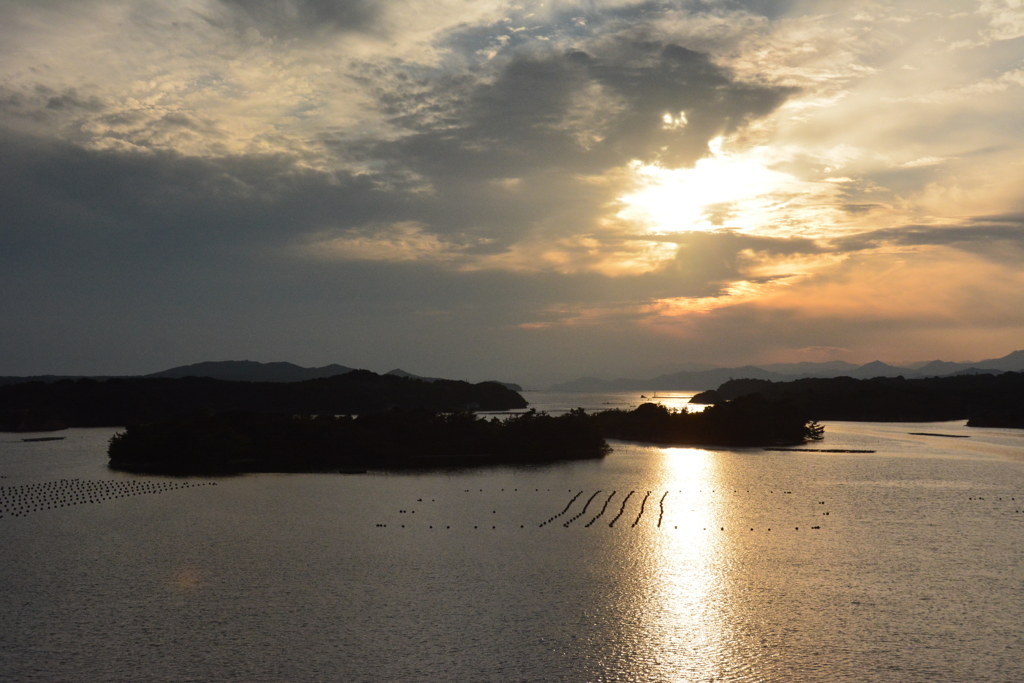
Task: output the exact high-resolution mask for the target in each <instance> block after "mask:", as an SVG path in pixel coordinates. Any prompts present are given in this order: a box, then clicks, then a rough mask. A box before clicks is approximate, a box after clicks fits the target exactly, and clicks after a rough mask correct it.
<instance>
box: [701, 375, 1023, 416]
mask: <svg viewBox="0 0 1024 683" xmlns="http://www.w3.org/2000/svg"><path fill="white" fill-rule="evenodd" d="M754 395H757V396H761V397H763V398H765V399H767V400H770V401H784V402H786V403H788V404H790V405H791V406H793V408H794V409H795V410H797V411H798V412H800V413H801V414H804V415H807V416H808V417H810V418H811V419H814V420H848V421H860V422H942V421H949V420H968V423H967V424H968V425H969V426H972V427H1014V428H1024V373H1022V372H1004V373H1001V374H998V375H992V374H980V375H976V374H970V375H955V376H951V377H931V378H927V379H906V378H903V377H875V378H873V379H855V378H853V377H836V378H831V379H821V378H807V379H800V380H795V381H792V382H771V381H768V380H761V379H733V380H729V381H728V382H725V383H724V384H722V385H721V386H720V387H718V388H717V389H714V390H711V391H705V392H702V393H700V394H697V395H696V396H694V397H693V399H691V400H692V402H693V403H703V404H718V403H723V402H731V401H734V400H736V399H738V398H741V397H750V396H754Z"/></svg>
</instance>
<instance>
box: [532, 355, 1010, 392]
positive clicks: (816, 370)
mask: <svg viewBox="0 0 1024 683" xmlns="http://www.w3.org/2000/svg"><path fill="white" fill-rule="evenodd" d="M1001 372H1024V350H1022V351H1014V352H1013V353H1010V354H1007V355H1006V356H1003V357H1002V358H989V359H987V360H981V361H975V362H969V363H952V362H949V361H942V360H933V361H928V362H920V363H912V364H910V365H907V366H895V365H889V364H888V363H883V362H881V361H877V360H876V361H872V362H870V363H866V364H864V365H855V364H853V363H847V362H846V361H841V360H836V361H828V362H824V363H811V362H802V363H772V364H767V365H743V366H740V367H729V368H717V367H709V366H693V367H692V369H687V370H683V371H681V372H675V373H671V374H665V375H659V376H658V377H652V378H649V379H626V378H619V379H610V380H608V379H599V378H597V377H581V378H579V379H575V380H572V381H571V382H562V383H560V384H555V385H553V386H551V387H549V391H588V392H599V391H644V392H647V391H705V390H708V389H714V388H715V387H717V386H719V385H720V384H722V383H724V382H728V381H729V380H732V379H737V380H738V379H761V380H770V381H773V382H791V381H794V380H798V379H811V378H823V379H824V378H833V377H852V378H853V379H872V378H875V377H903V378H904V379H922V378H927V377H949V376H956V375H979V374H998V373H1001Z"/></svg>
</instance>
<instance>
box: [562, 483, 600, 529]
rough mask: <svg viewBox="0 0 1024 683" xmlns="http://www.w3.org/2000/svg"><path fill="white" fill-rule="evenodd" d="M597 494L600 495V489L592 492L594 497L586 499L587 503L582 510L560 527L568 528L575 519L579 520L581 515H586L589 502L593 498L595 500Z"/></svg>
mask: <svg viewBox="0 0 1024 683" xmlns="http://www.w3.org/2000/svg"><path fill="white" fill-rule="evenodd" d="M599 493H601V489H598V490H596V491H594V495H592V496H590V498H587V502H586V504H585V505H584V506H583V509H582V510H580V511H579V512H578V513H577V514H576V515H574V516H573V517H572V518H570V519H569V520H568V521H567V522H566V523H565V524H563V525H562V526H564V527H566V528H568V527H569V525H570V524H572V523H573V522H575V521H576V520H577V519H579V518H580V517H582V516H583V515H585V514H587V508H588V507H590V503H591V501H593V500H594V499H595V498H597V494H599Z"/></svg>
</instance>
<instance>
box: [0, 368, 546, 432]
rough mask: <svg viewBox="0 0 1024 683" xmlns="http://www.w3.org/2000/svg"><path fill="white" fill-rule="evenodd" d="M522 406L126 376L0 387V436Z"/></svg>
mask: <svg viewBox="0 0 1024 683" xmlns="http://www.w3.org/2000/svg"><path fill="white" fill-rule="evenodd" d="M526 406H527V402H526V400H525V399H523V397H522V396H520V395H519V394H518V393H517V392H515V391H513V390H512V389H509V388H508V387H506V386H504V385H503V384H499V383H497V382H479V383H477V384H470V383H469V382H461V381H456V380H434V381H429V382H428V381H422V380H418V379H413V378H410V377H399V376H396V375H378V374H375V373H373V372H370V371H369V370H352V371H349V372H346V373H344V374H340V375H334V376H332V377H322V378H317V379H307V380H304V381H300V382H251V381H229V380H223V379H213V378H209V377H181V378H171V377H129V378H111V379H107V380H94V379H79V380H59V381H55V382H22V383H18V384H9V385H7V386H3V387H0V431H48V430H54V429H61V428H64V427H122V426H125V425H131V424H145V423H152V422H159V421H162V420H170V419H179V418H185V417H190V416H194V415H206V414H212V413H222V412H231V411H245V412H252V413H262V414H273V413H285V414H304V415H357V414H363V413H374V412H383V411H386V410H390V409H393V408H402V409H410V410H411V409H424V410H433V411H438V412H457V411H474V410H514V409H521V408H525V407H526Z"/></svg>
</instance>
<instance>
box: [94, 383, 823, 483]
mask: <svg viewBox="0 0 1024 683" xmlns="http://www.w3.org/2000/svg"><path fill="white" fill-rule="evenodd" d="M821 433H822V429H821V427H818V426H817V425H816V424H813V423H808V421H807V420H804V419H802V418H801V417H800V416H799V415H796V414H794V413H793V411H792V410H791V409H790V408H789V407H788V406H786V405H785V404H772V403H769V402H767V401H765V400H764V399H761V398H759V397H755V398H744V399H741V400H738V401H734V402H730V403H724V404H722V405H719V406H714V407H712V408H709V409H708V410H706V411H705V412H704V413H699V414H688V413H685V412H676V411H670V410H668V409H666V408H664V407H662V406H659V405H655V404H650V403H648V404H644V405H642V406H640V407H639V408H637V409H635V410H633V411H620V410H608V411H603V412H600V413H595V414H589V415H588V414H587V413H586V412H585V411H583V410H582V409H577V410H573V411H570V412H568V413H566V414H564V415H559V416H551V415H547V414H544V413H537V412H535V411H533V410H531V411H528V412H526V413H522V414H518V415H513V416H509V417H506V418H505V419H499V418H497V417H492V418H489V419H488V418H481V417H478V416H476V415H473V414H471V413H468V412H454V413H439V412H434V411H431V410H426V409H419V410H401V409H395V410H390V411H386V412H380V413H369V414H364V415H360V416H358V417H355V416H348V415H341V416H334V415H319V416H303V415H286V414H273V415H268V414H256V413H251V412H237V411H236V412H225V413H218V414H213V415H205V416H194V417H189V418H180V419H174V420H166V421H161V422H156V423H150V424H139V425H132V426H129V427H128V428H127V429H126V430H125V431H124V432H122V433H119V434H116V435H115V436H114V437H113V438H112V439H111V441H110V448H109V451H108V453H109V456H110V466H111V467H113V468H115V469H122V470H129V471H145V472H161V473H168V474H171V473H177V474H203V473H210V474H213V473H231V472H310V471H331V470H343V471H346V470H347V471H353V470H354V471H362V470H367V469H404V468H418V467H467V466H469V467H472V466H479V465H488V464H506V463H550V462H555V461H561V460H581V459H588V458H601V457H603V456H604V455H606V454H607V453H608V452H609V451H610V450H611V449H610V447H609V446H608V444H607V442H606V441H605V438H612V439H622V440H631V441H645V442H650V443H658V444H664V445H718V446H777V445H796V444H801V443H804V442H805V441H806V440H809V439H810V440H813V439H819V438H821Z"/></svg>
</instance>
